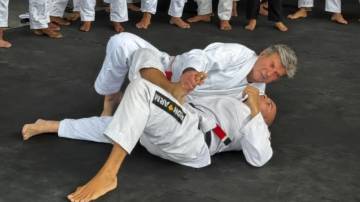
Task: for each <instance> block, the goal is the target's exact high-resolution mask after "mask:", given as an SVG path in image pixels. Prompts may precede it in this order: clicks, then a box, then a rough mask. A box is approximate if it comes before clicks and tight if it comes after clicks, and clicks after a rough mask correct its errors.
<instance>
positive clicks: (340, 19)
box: [331, 13, 348, 25]
mask: <svg viewBox="0 0 360 202" xmlns="http://www.w3.org/2000/svg"><path fill="white" fill-rule="evenodd" d="M331 21H333V22H336V23H339V24H342V25H347V24H348V21H347V20H345V18H344V16H343V15H342V14H341V13H334V14H333V15H332V16H331Z"/></svg>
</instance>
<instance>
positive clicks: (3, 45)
mask: <svg viewBox="0 0 360 202" xmlns="http://www.w3.org/2000/svg"><path fill="white" fill-rule="evenodd" d="M11 46H12V45H11V43H10V42H8V41H5V40H1V39H0V48H10V47H11Z"/></svg>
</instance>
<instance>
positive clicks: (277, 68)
mask: <svg viewBox="0 0 360 202" xmlns="http://www.w3.org/2000/svg"><path fill="white" fill-rule="evenodd" d="M284 75H286V69H285V67H284V66H283V65H282V63H281V59H280V56H279V54H277V53H273V54H270V55H266V54H260V55H259V57H258V59H257V60H256V62H255V64H254V67H253V69H252V70H251V72H250V73H249V75H248V81H249V82H259V83H271V82H273V81H276V80H278V79H279V78H280V77H282V76H284Z"/></svg>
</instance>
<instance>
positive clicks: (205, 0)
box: [195, 0, 232, 20]
mask: <svg viewBox="0 0 360 202" xmlns="http://www.w3.org/2000/svg"><path fill="white" fill-rule="evenodd" d="M195 1H196V3H197V5H198V15H207V14H211V13H212V0H195ZM231 11H232V0H219V4H218V16H219V18H220V20H230V18H231Z"/></svg>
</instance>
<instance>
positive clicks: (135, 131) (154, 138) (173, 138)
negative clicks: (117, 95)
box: [58, 79, 211, 168]
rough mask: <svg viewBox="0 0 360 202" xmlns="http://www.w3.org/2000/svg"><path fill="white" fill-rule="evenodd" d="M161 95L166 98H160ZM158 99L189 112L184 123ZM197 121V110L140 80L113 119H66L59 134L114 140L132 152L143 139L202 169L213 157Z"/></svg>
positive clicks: (149, 146)
mask: <svg viewBox="0 0 360 202" xmlns="http://www.w3.org/2000/svg"><path fill="white" fill-rule="evenodd" d="M159 96H160V97H161V99H162V98H163V100H161V101H160V99H159V98H160V97H159ZM156 101H160V102H162V101H164V102H162V103H163V104H168V103H166V102H172V104H173V105H172V106H173V107H175V105H177V107H179V109H181V110H182V112H183V113H185V114H186V115H185V117H184V118H183V119H182V121H181V123H180V122H179V121H178V120H177V119H176V118H174V116H173V115H172V114H171V113H168V112H167V111H166V110H164V109H162V108H160V107H159V105H156V104H155V102H156ZM160 102H157V103H160ZM175 109H177V110H178V108H175ZM110 121H111V123H110V124H109V122H110ZM198 124H199V117H198V115H197V114H196V113H194V112H192V111H189V110H187V109H186V108H184V107H181V106H180V104H179V103H178V102H177V101H176V100H175V99H174V98H173V97H172V96H171V95H169V94H168V93H167V92H166V91H164V90H163V89H161V88H160V87H158V86H156V85H154V84H152V83H150V82H148V81H146V80H143V79H137V80H135V81H133V82H131V83H130V84H129V86H128V88H127V90H126V92H125V95H124V97H123V98H122V100H121V103H120V105H119V107H118V109H117V111H116V112H115V114H114V117H113V119H112V120H111V117H91V118H86V119H79V120H72V119H65V120H63V121H61V122H60V127H59V132H58V134H59V137H65V138H72V139H79V140H89V141H94V142H103V143H111V142H115V143H117V144H119V145H120V146H121V147H122V148H123V149H125V150H126V151H127V153H129V154H130V153H131V151H132V150H133V148H134V147H135V145H136V144H137V142H138V141H139V140H140V143H141V144H142V145H143V146H144V147H145V148H146V149H147V150H148V151H149V152H150V153H152V154H154V155H156V156H159V157H161V158H164V159H168V160H170V161H173V162H176V163H179V164H182V165H186V166H190V167H195V168H200V167H204V166H207V165H209V164H210V163H211V159H210V152H209V149H208V147H207V145H206V143H205V140H204V134H203V133H202V132H201V131H200V130H199V129H198ZM107 125H108V128H107V129H106V130H105V127H106V126H107ZM104 131H105V132H104ZM104 133H105V135H103V134H104Z"/></svg>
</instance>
